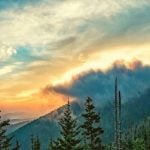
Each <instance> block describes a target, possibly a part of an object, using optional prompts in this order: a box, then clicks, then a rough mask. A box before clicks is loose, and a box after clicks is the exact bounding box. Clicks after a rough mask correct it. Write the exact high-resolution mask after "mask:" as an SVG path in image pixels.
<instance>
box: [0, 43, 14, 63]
mask: <svg viewBox="0 0 150 150" xmlns="http://www.w3.org/2000/svg"><path fill="white" fill-rule="evenodd" d="M13 54H16V50H15V49H14V48H13V47H9V46H7V45H0V60H1V61H3V60H6V59H7V58H9V57H10V56H12V55H13Z"/></svg>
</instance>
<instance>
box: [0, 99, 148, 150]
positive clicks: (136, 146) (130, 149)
mask: <svg viewBox="0 0 150 150" xmlns="http://www.w3.org/2000/svg"><path fill="white" fill-rule="evenodd" d="M81 116H82V120H80V121H78V118H76V116H74V114H73V113H72V110H71V105H70V103H69V102H68V104H67V105H66V107H65V110H64V113H63V115H62V116H61V117H60V119H59V121H58V123H59V127H58V128H59V129H60V136H59V137H58V138H57V139H56V138H55V137H51V139H49V145H47V150H115V144H114V143H111V142H110V143H111V144H104V143H102V135H103V134H105V133H104V131H103V129H102V128H101V116H100V114H99V113H97V112H96V109H95V106H94V104H93V101H92V99H91V98H90V97H88V98H87V100H86V102H85V106H84V112H83V113H82V114H81ZM112 116H113V114H112ZM108 119H109V118H108ZM8 125H9V120H6V121H2V120H1V118H0V150H21V145H20V144H19V142H18V141H16V143H15V144H13V145H14V146H12V139H13V137H8V136H6V131H7V126H8ZM122 131H123V133H122V138H121V139H122V141H121V148H122V150H150V119H147V120H146V121H144V122H142V123H141V124H139V125H137V126H133V127H132V126H130V127H129V128H128V130H125V131H124V130H123V129H122ZM37 132H38V131H37ZM54 132H55V131H54ZM29 138H30V139H31V143H30V150H41V147H42V143H41V142H40V139H39V137H38V136H36V135H31V137H29Z"/></svg>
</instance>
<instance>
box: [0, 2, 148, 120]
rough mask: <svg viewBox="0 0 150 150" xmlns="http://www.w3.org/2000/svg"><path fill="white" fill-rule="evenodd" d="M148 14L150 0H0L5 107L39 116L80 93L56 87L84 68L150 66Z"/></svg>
mask: <svg viewBox="0 0 150 150" xmlns="http://www.w3.org/2000/svg"><path fill="white" fill-rule="evenodd" d="M149 14H150V1H149V0H120V1H118V0H105V1H102V0H93V1H92V2H91V1H89V0H75V1H74V0H55V1H54V0H20V1H19V0H0V109H1V110H2V112H3V113H4V114H5V115H6V116H7V115H9V116H10V115H12V116H13V115H14V116H15V117H16V118H35V117H37V116H40V115H43V114H45V113H48V112H50V111H51V110H54V109H56V108H58V107H60V106H62V105H64V104H65V103H66V101H67V99H68V97H70V99H75V98H78V96H77V95H78V94H69V93H70V92H60V91H61V90H57V89H59V87H60V85H63V87H65V88H68V87H69V88H70V89H72V88H71V87H70V86H71V85H73V83H74V84H76V82H77V83H78V80H74V79H78V78H79V76H80V75H81V76H82V75H83V74H84V73H85V72H90V70H95V71H96V70H99V71H100V72H102V73H104V74H105V73H106V72H108V70H110V68H113V67H114V64H119V65H120V64H121V66H123V67H125V68H128V69H130V70H134V69H135V70H136V69H138V66H139V64H140V68H144V67H146V68H147V67H148V68H149V66H150V42H149V41H150V16H149ZM112 70H113V69H112ZM147 72H148V71H147ZM86 75H87V74H85V76H86ZM144 75H145V74H144ZM147 75H148V74H146V77H147ZM146 79H148V78H146ZM142 83H145V82H142ZM145 84H146V83H145ZM57 87H58V88H57ZM61 87H62V86H61ZM77 87H78V86H77ZM47 89H48V90H47ZM72 90H74V88H73V89H72ZM64 91H65V90H64ZM72 93H74V92H72ZM75 93H76V92H75Z"/></svg>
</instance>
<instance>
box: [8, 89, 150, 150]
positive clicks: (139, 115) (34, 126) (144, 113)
mask: <svg viewBox="0 0 150 150" xmlns="http://www.w3.org/2000/svg"><path fill="white" fill-rule="evenodd" d="M95 105H96V103H95ZM149 108H150V89H148V90H146V91H145V92H144V93H143V94H140V95H139V96H137V97H134V98H132V100H128V101H127V102H126V103H124V104H123V106H122V120H123V121H122V125H123V129H124V130H125V129H126V128H127V127H128V126H129V125H131V123H132V124H138V123H140V122H141V121H143V120H144V119H145V118H147V117H148V116H150V109H149ZM63 110H64V106H62V107H61V108H59V109H57V110H55V111H53V112H51V113H49V114H47V115H45V116H43V117H40V118H39V119H37V120H34V121H32V122H30V123H28V124H26V125H25V126H23V127H21V128H19V129H18V130H16V131H15V132H13V133H12V134H10V136H12V135H13V136H15V138H14V140H15V139H18V140H19V142H20V144H21V145H22V150H27V149H30V137H31V134H34V135H35V136H39V138H40V141H41V143H42V149H43V150H46V149H47V146H48V143H49V141H50V139H51V138H53V139H55V138H57V137H58V135H59V125H58V120H59V118H60V117H61V115H62V113H63ZM72 110H73V113H74V115H75V116H76V117H77V118H78V120H79V123H81V122H82V119H81V112H82V111H83V106H82V105H80V104H79V103H77V102H74V103H72ZM97 111H98V112H100V113H101V117H102V126H103V128H104V131H105V133H104V136H103V140H104V141H105V142H110V141H112V140H113V132H114V130H113V129H114V127H113V125H114V121H113V103H112V102H108V103H107V104H106V105H105V106H103V107H101V108H100V107H99V106H98V107H97Z"/></svg>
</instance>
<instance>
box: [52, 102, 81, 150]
mask: <svg viewBox="0 0 150 150" xmlns="http://www.w3.org/2000/svg"><path fill="white" fill-rule="evenodd" d="M59 124H60V127H61V132H60V134H61V137H60V138H58V139H57V140H56V141H54V142H53V143H52V147H51V149H54V150H58V149H59V150H79V149H80V148H79V143H80V140H79V139H78V138H79V137H78V135H79V127H78V126H77V121H76V119H74V118H73V115H72V112H71V109H70V103H69V101H68V104H67V105H66V109H65V111H64V115H63V116H62V118H61V119H60V121H59Z"/></svg>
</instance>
